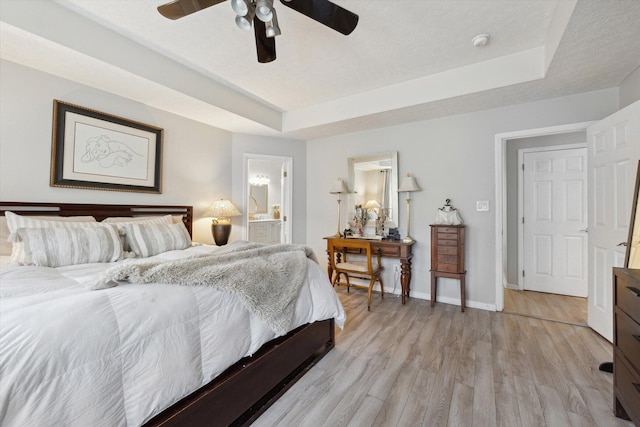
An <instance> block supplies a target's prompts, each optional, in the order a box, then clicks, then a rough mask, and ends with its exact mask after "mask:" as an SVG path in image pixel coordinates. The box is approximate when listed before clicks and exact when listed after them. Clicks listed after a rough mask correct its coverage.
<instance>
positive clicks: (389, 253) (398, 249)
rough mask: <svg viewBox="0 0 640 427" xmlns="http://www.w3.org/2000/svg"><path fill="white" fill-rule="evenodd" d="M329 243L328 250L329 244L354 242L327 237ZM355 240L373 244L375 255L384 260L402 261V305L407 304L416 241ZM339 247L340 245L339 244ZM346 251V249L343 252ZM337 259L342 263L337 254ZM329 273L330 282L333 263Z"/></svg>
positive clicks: (348, 251)
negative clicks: (341, 241) (412, 251)
mask: <svg viewBox="0 0 640 427" xmlns="http://www.w3.org/2000/svg"><path fill="white" fill-rule="evenodd" d="M324 239H325V240H326V241H327V248H328V245H329V242H336V241H340V240H354V239H351V238H348V239H345V238H342V237H334V236H331V237H325V238H324ZM355 240H365V241H367V242H369V243H370V244H371V249H372V251H373V253H375V254H380V255H381V256H382V257H383V258H394V259H399V260H400V285H401V286H402V304H404V303H405V299H406V298H409V291H410V290H411V258H412V257H413V254H412V253H411V250H412V247H413V244H414V243H415V240H414V241H411V242H408V243H407V242H403V241H402V240H376V239H355ZM338 246H339V244H338ZM342 251H344V248H343V250H342ZM347 253H349V254H352V253H358V250H356V251H353V250H347ZM336 257H337V258H338V259H337V261H338V262H339V261H340V257H341V254H340V253H337V254H336ZM327 273H328V274H329V280H331V278H332V276H333V270H332V269H331V263H329V266H328V267H327Z"/></svg>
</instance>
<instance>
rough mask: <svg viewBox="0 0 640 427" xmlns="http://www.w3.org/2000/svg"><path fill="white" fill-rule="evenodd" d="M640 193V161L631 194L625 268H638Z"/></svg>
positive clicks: (639, 262) (639, 256)
mask: <svg viewBox="0 0 640 427" xmlns="http://www.w3.org/2000/svg"><path fill="white" fill-rule="evenodd" d="M639 191H640V161H639V162H638V172H637V173H636V187H635V190H634V192H633V205H632V207H631V221H630V223H629V237H628V239H627V252H626V255H625V260H624V266H625V267H626V268H640V207H638V204H639V203H640V200H638V192H639Z"/></svg>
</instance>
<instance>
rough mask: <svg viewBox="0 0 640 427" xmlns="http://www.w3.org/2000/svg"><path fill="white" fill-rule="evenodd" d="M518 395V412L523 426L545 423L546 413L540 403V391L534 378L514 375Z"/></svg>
mask: <svg viewBox="0 0 640 427" xmlns="http://www.w3.org/2000/svg"><path fill="white" fill-rule="evenodd" d="M514 384H515V388H516V396H517V400H518V413H519V414H520V423H521V424H522V427H539V426H543V425H545V421H544V413H543V412H542V406H541V405H540V398H539V397H538V391H537V390H536V386H535V384H534V383H533V379H532V378H530V377H528V378H524V377H521V376H518V375H516V376H514Z"/></svg>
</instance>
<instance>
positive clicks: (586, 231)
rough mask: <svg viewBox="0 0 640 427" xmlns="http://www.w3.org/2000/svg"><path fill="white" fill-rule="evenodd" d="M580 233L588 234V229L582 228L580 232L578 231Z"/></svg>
mask: <svg viewBox="0 0 640 427" xmlns="http://www.w3.org/2000/svg"><path fill="white" fill-rule="evenodd" d="M580 232H581V233H588V232H589V229H588V228H583V229H582V230H580Z"/></svg>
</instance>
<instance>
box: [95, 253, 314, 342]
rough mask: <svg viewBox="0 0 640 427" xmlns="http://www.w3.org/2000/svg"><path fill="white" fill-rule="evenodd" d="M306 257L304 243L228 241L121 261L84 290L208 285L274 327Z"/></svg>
mask: <svg viewBox="0 0 640 427" xmlns="http://www.w3.org/2000/svg"><path fill="white" fill-rule="evenodd" d="M307 258H309V259H311V260H313V261H315V262H318V261H317V259H316V257H315V255H314V253H313V250H311V248H309V247H307V246H304V245H290V244H278V245H265V244H262V243H250V242H244V241H238V242H233V243H231V244H229V245H226V246H225V247H223V248H220V249H219V250H217V251H216V252H214V253H212V254H210V255H201V256H194V257H190V258H185V259H179V260H173V261H158V260H153V261H150V260H127V261H123V262H122V263H118V264H117V265H115V266H113V267H111V268H109V269H107V270H105V271H104V272H103V273H102V274H101V275H100V277H99V278H98V279H97V281H96V282H94V283H91V284H89V285H88V287H89V288H90V289H105V288H110V287H113V286H117V285H118V281H128V282H130V283H163V284H175V285H188V286H193V285H196V286H198V285H199V286H210V287H213V288H216V289H220V290H223V291H228V292H231V293H233V294H234V295H236V296H237V297H238V298H239V299H240V300H241V301H242V302H243V303H244V305H245V307H246V308H247V309H248V310H249V311H250V312H252V313H254V314H255V315H256V316H258V317H259V318H260V319H261V320H262V321H263V322H265V323H266V324H267V325H268V326H269V327H271V328H272V329H273V330H274V332H276V333H277V334H279V335H284V334H286V333H287V332H288V331H289V327H290V325H291V322H292V319H293V314H294V309H295V301H296V298H297V296H298V294H299V293H300V288H301V286H302V284H303V283H304V281H305V278H306V274H307Z"/></svg>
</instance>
